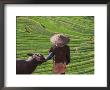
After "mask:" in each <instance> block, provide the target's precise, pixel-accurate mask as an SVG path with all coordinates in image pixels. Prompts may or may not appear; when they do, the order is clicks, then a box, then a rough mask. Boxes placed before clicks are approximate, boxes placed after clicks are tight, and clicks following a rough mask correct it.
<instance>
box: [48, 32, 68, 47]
mask: <svg viewBox="0 0 110 90" xmlns="http://www.w3.org/2000/svg"><path fill="white" fill-rule="evenodd" d="M69 40H70V39H69V37H67V36H65V35H63V34H55V35H53V36H52V37H51V38H50V41H51V42H52V44H53V45H55V46H57V47H63V46H64V45H66V44H68V42H69Z"/></svg>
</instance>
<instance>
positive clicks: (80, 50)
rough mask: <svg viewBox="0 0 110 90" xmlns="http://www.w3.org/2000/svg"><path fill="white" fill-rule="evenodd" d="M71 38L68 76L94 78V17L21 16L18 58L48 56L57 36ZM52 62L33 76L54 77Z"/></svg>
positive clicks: (18, 32) (17, 28)
mask: <svg viewBox="0 0 110 90" xmlns="http://www.w3.org/2000/svg"><path fill="white" fill-rule="evenodd" d="M55 32H57V33H63V34H66V35H68V36H69V37H70V43H69V44H68V45H69V46H70V50H71V51H70V53H71V63H70V64H69V65H68V66H67V71H66V74H94V17H92V16H88V17H87V16H52V17H51V16H43V17H40V16H26V17H25V16H18V17H16V58H21V59H27V58H28V57H27V53H29V52H36V53H37V52H38V53H41V54H43V55H44V56H47V54H48V50H49V48H50V47H51V43H50V37H51V36H52V35H53V34H54V33H55ZM52 62H53V61H52V60H49V61H47V62H45V63H43V64H42V65H40V66H38V67H37V68H36V70H35V71H34V72H33V74H52Z"/></svg>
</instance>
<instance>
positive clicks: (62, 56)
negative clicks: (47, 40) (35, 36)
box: [48, 45, 70, 64]
mask: <svg viewBox="0 0 110 90" xmlns="http://www.w3.org/2000/svg"><path fill="white" fill-rule="evenodd" d="M51 57H53V60H54V61H55V63H65V62H66V64H68V63H70V48H69V46H67V45H65V46H63V47H56V46H53V47H51V48H50V50H49V56H48V59H50V58H51Z"/></svg>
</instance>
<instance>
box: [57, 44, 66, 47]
mask: <svg viewBox="0 0 110 90" xmlns="http://www.w3.org/2000/svg"><path fill="white" fill-rule="evenodd" d="M56 46H57V47H63V46H64V45H63V44H62V43H57V44H56Z"/></svg>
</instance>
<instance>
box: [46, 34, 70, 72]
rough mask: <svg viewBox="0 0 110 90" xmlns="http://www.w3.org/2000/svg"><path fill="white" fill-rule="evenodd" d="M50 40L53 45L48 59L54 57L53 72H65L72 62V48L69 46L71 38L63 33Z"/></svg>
mask: <svg viewBox="0 0 110 90" xmlns="http://www.w3.org/2000/svg"><path fill="white" fill-rule="evenodd" d="M50 41H51V43H52V44H53V46H52V47H51V48H50V50H49V55H48V56H47V57H46V60H49V59H51V58H52V57H53V73H54V74H65V71H66V65H68V64H69V63H70V48H69V46H67V44H68V42H69V38H68V37H67V36H65V35H63V34H55V35H53V36H52V37H51V38H50Z"/></svg>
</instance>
